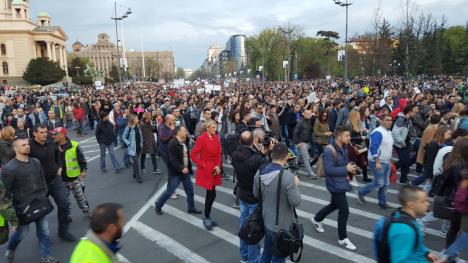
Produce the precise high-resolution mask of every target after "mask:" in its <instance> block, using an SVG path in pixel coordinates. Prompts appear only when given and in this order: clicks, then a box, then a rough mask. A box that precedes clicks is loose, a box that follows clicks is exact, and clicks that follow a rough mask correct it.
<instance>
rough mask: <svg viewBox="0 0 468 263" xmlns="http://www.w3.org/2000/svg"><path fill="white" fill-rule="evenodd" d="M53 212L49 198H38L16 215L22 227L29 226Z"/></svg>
mask: <svg viewBox="0 0 468 263" xmlns="http://www.w3.org/2000/svg"><path fill="white" fill-rule="evenodd" d="M53 210H54V207H53V206H52V204H51V203H50V200H49V198H47V197H44V198H36V199H34V200H32V201H31V203H29V204H28V205H27V206H26V207H24V208H22V209H19V210H17V211H16V215H17V217H18V221H19V223H20V224H21V225H27V224H30V223H32V222H34V221H37V220H39V219H41V218H43V217H44V216H46V215H48V214H50V212H52V211H53Z"/></svg>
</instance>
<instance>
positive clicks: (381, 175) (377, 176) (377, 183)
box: [358, 161, 390, 206]
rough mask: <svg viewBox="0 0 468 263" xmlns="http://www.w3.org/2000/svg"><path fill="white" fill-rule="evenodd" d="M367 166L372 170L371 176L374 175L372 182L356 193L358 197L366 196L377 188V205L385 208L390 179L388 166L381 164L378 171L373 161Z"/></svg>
mask: <svg viewBox="0 0 468 263" xmlns="http://www.w3.org/2000/svg"><path fill="white" fill-rule="evenodd" d="M369 166H370V168H371V170H372V174H373V175H374V180H372V182H370V183H368V184H366V185H365V186H363V187H362V188H360V189H359V191H358V193H359V195H367V194H368V193H370V192H372V191H374V190H375V189H377V188H378V189H379V194H378V198H379V205H380V206H385V205H387V189H388V185H389V177H390V164H388V163H382V168H381V169H379V170H377V169H376V167H375V162H374V161H370V162H369Z"/></svg>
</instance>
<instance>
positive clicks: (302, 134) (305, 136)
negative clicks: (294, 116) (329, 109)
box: [293, 119, 313, 144]
mask: <svg viewBox="0 0 468 263" xmlns="http://www.w3.org/2000/svg"><path fill="white" fill-rule="evenodd" d="M312 122H313V121H312V119H310V120H306V119H302V120H300V121H299V122H298V123H297V124H296V127H295V128H294V134H293V142H294V144H299V143H301V142H311V140H312V132H313V130H312V129H313V124H312Z"/></svg>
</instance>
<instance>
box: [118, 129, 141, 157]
mask: <svg viewBox="0 0 468 263" xmlns="http://www.w3.org/2000/svg"><path fill="white" fill-rule="evenodd" d="M135 128H136V130H138V132H139V133H140V149H143V134H142V133H141V129H140V127H139V126H136V127H135ZM129 131H130V134H128V132H129ZM122 141H123V142H124V143H125V145H127V153H128V155H130V156H135V155H136V149H137V146H136V136H135V129H133V128H130V127H129V126H127V128H125V131H124V133H123V135H122Z"/></svg>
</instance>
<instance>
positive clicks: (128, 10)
mask: <svg viewBox="0 0 468 263" xmlns="http://www.w3.org/2000/svg"><path fill="white" fill-rule="evenodd" d="M131 13H132V9H131V8H128V9H127V12H125V14H123V15H122V16H117V1H115V2H114V17H111V19H112V20H114V21H115V37H116V40H117V45H116V46H117V73H118V74H117V75H118V79H117V82H118V83H120V82H121V81H122V77H121V72H120V71H121V63H120V48H119V29H118V21H122V20H124V18H127V17H128V15H130V14H131ZM122 34H123V26H122ZM124 57H125V54H124Z"/></svg>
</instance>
